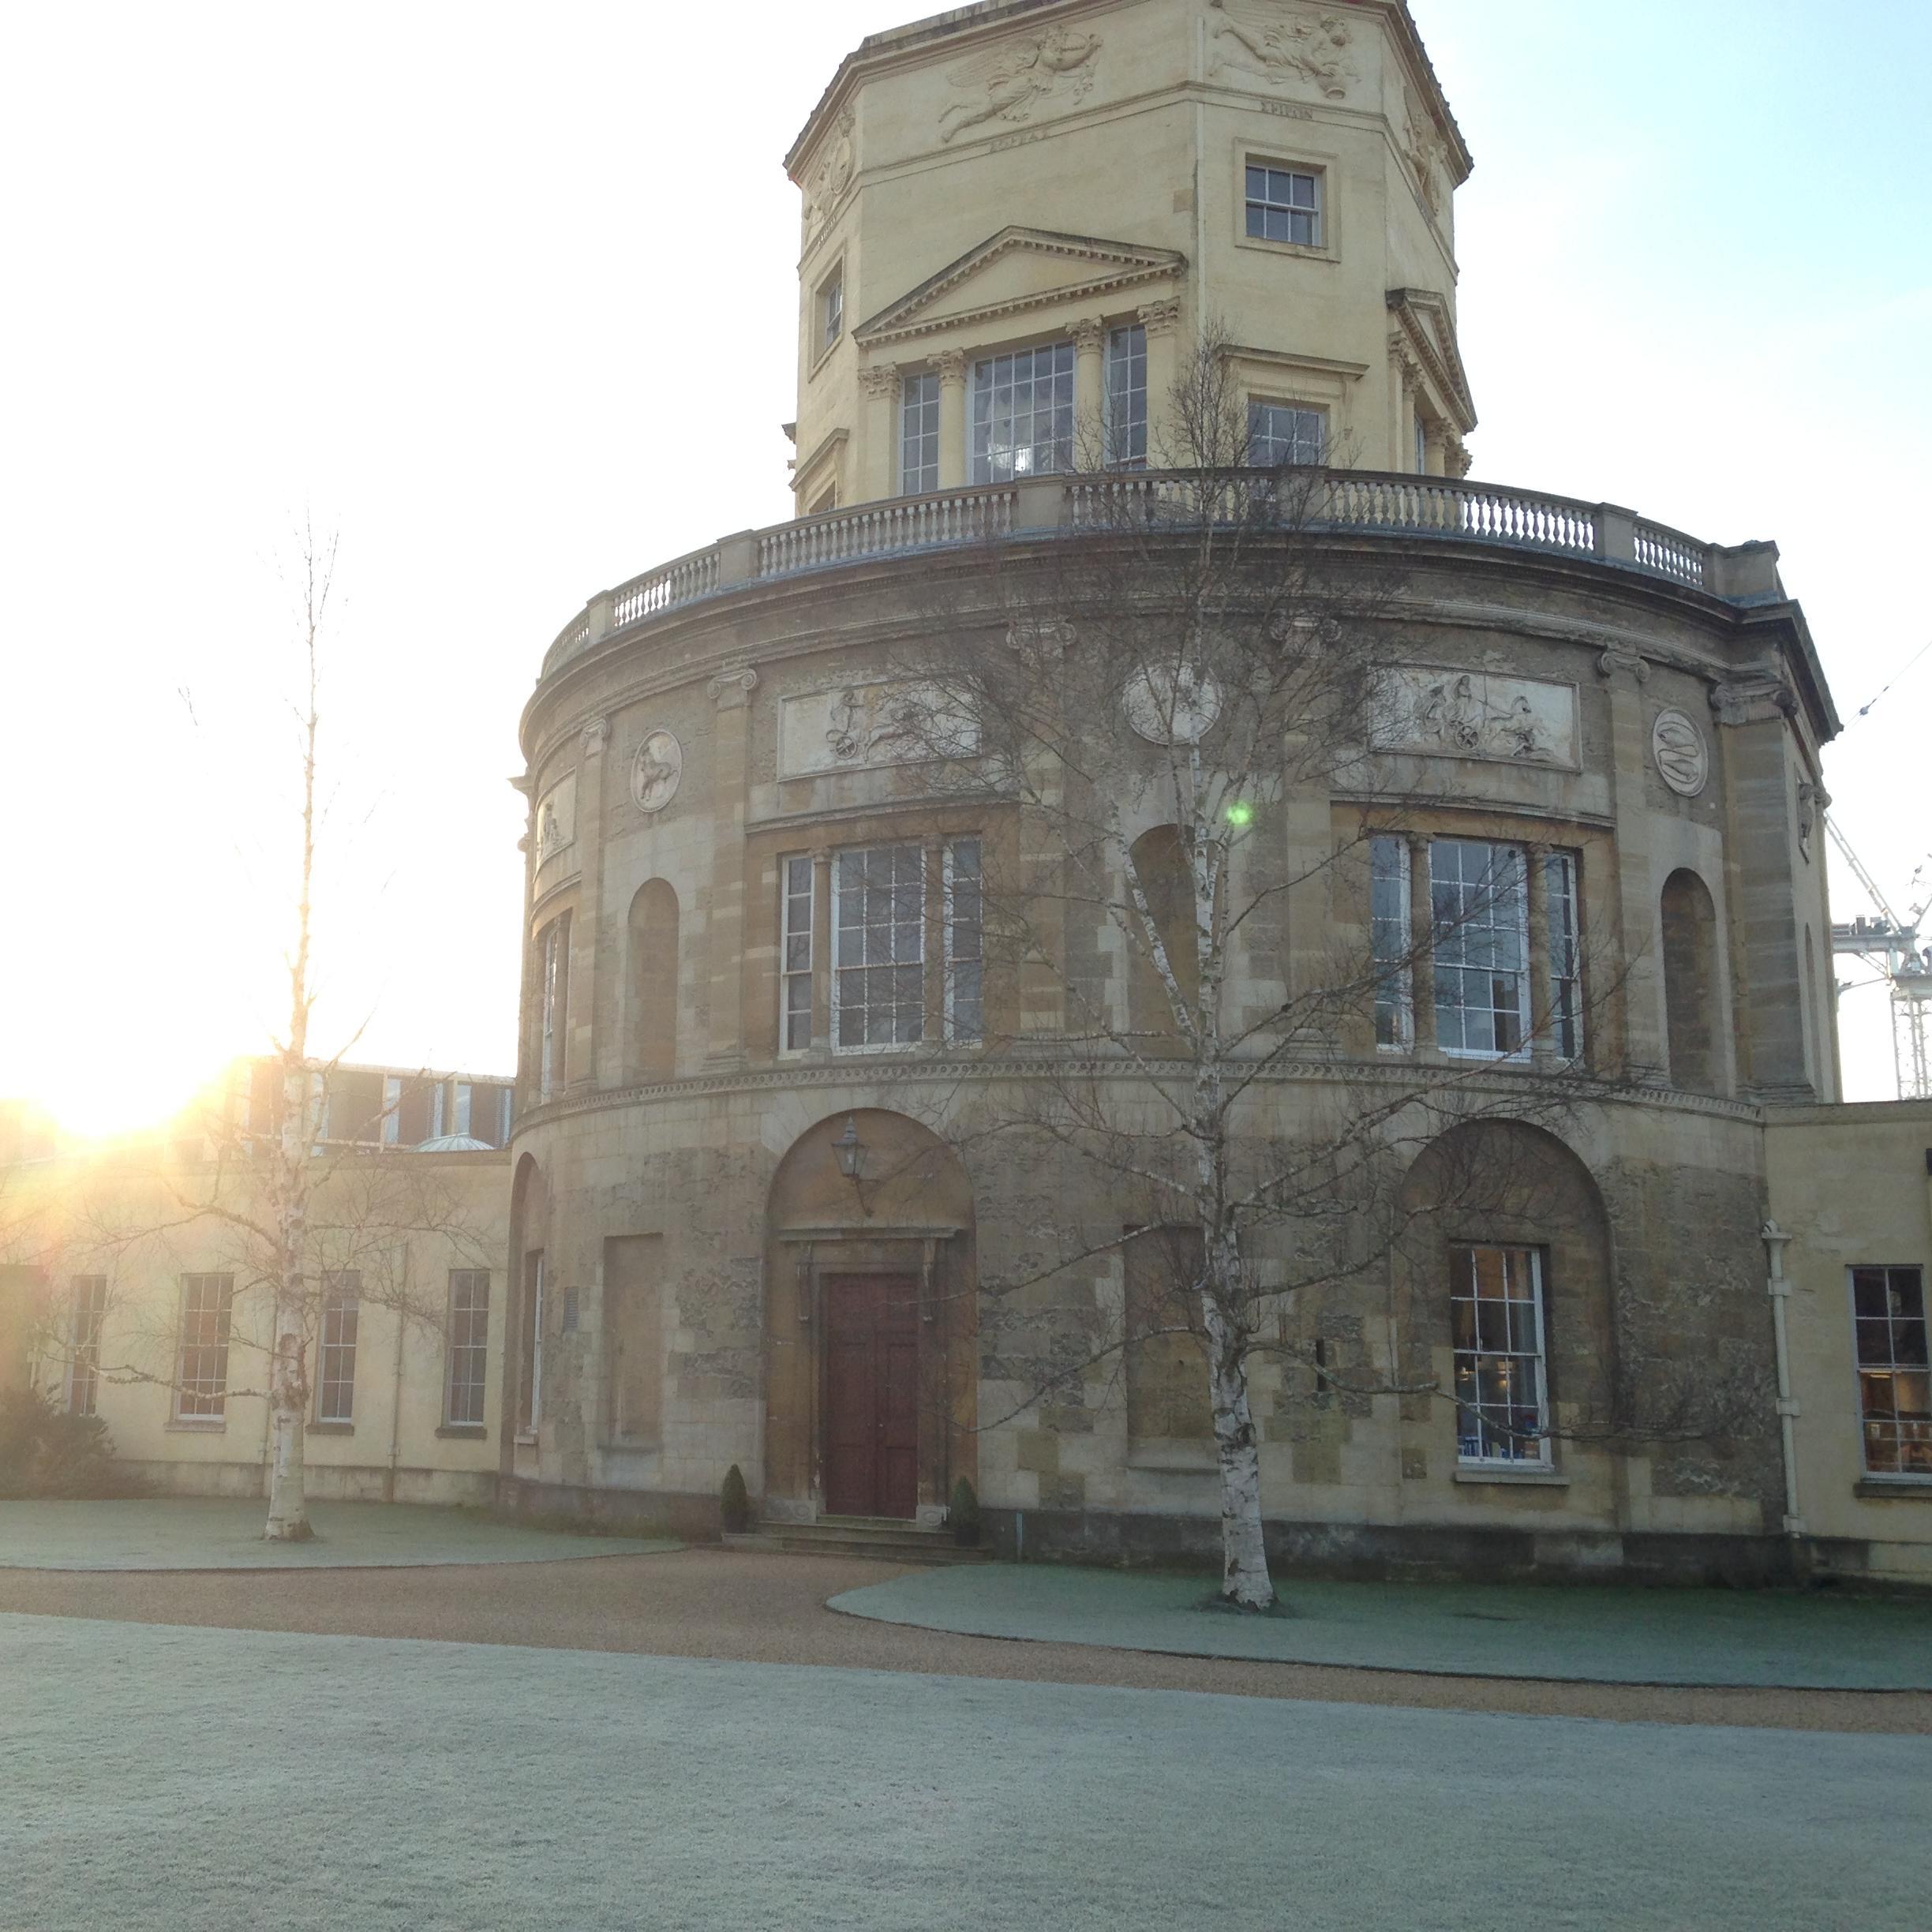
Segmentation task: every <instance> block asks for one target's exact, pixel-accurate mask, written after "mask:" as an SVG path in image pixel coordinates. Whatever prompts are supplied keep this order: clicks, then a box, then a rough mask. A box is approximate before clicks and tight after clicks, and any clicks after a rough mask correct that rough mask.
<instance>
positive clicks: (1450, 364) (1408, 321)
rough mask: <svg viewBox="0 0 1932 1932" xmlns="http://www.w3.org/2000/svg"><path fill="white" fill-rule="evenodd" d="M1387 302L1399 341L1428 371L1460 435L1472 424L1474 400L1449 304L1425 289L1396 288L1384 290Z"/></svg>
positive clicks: (1471, 427) (1469, 428)
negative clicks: (1455, 420)
mask: <svg viewBox="0 0 1932 1932" xmlns="http://www.w3.org/2000/svg"><path fill="white" fill-rule="evenodd" d="M1388 305H1389V309H1390V310H1391V313H1393V314H1394V316H1395V320H1396V322H1397V324H1398V325H1399V327H1400V328H1401V331H1402V338H1403V340H1404V341H1405V343H1406V344H1407V346H1409V347H1410V349H1411V350H1413V352H1414V353H1415V354H1416V357H1417V359H1418V360H1419V361H1421V364H1422V365H1423V367H1424V368H1425V369H1426V370H1427V371H1428V375H1429V376H1430V378H1431V379H1432V381H1433V382H1434V384H1435V385H1436V388H1437V390H1438V391H1440V394H1441V396H1442V399H1443V401H1444V402H1446V403H1447V404H1448V405H1449V406H1450V408H1451V410H1454V411H1455V414H1456V417H1457V423H1456V427H1457V428H1458V429H1459V430H1461V432H1462V434H1463V435H1465V436H1467V435H1468V434H1469V432H1470V431H1471V430H1472V429H1474V428H1475V427H1476V401H1475V398H1474V397H1473V395H1470V384H1469V373H1468V371H1467V370H1466V369H1464V368H1463V366H1462V352H1461V351H1460V350H1458V348H1457V347H1456V339H1455V329H1454V328H1453V327H1452V326H1451V324H1450V320H1449V305H1448V304H1447V302H1445V301H1443V298H1441V297H1440V295H1437V294H1432V293H1431V292H1430V291H1429V290H1427V289H1411V288H1398V289H1391V290H1389V292H1388Z"/></svg>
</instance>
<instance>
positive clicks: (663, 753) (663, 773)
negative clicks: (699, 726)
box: [631, 728, 684, 812]
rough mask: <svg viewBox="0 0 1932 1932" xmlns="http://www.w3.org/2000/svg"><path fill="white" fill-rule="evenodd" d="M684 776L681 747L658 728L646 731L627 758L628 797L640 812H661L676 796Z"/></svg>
mask: <svg viewBox="0 0 1932 1932" xmlns="http://www.w3.org/2000/svg"><path fill="white" fill-rule="evenodd" d="M683 776H684V747H683V746H682V745H681V744H680V743H678V741H677V739H676V737H675V736H672V733H671V732H668V731H665V730H664V729H662V728H659V729H658V730H657V731H653V732H646V734H645V736H644V742H643V743H642V744H640V745H639V746H638V748H637V755H636V757H635V758H632V759H631V799H632V801H633V803H635V805H636V807H637V808H638V811H642V812H661V811H663V810H664V808H665V807H666V806H667V805H668V804H669V803H671V801H672V799H674V798H676V796H677V788H678V781H679V780H680V779H681V778H682V777H683Z"/></svg>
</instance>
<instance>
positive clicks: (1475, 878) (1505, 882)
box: [1429, 839, 1529, 1054]
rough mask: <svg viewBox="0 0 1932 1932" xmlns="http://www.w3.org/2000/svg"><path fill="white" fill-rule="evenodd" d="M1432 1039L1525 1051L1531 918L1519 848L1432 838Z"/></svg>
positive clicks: (1477, 1048) (1450, 1047)
mask: <svg viewBox="0 0 1932 1932" xmlns="http://www.w3.org/2000/svg"><path fill="white" fill-rule="evenodd" d="M1429 917H1430V923H1431V927H1432V943H1433V948H1434V953H1435V990H1436V1045H1437V1046H1439V1047H1442V1048H1443V1049H1444V1050H1446V1051H1447V1052H1450V1053H1467V1054H1515V1053H1520V1052H1522V1049H1523V1045H1524V1042H1525V1040H1526V1038H1527V1037H1528V1033H1529V895H1528V893H1526V890H1525V889H1524V874H1523V855H1522V850H1521V848H1519V847H1517V846H1515V845H1492V844H1489V843H1488V842H1487V841H1484V840H1480V839H1436V840H1434V841H1432V842H1431V844H1430V845H1429Z"/></svg>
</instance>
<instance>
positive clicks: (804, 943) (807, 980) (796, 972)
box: [778, 858, 812, 1053]
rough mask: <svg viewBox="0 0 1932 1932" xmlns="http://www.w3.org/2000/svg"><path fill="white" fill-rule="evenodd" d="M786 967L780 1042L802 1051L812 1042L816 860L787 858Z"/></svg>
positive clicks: (785, 1046)
mask: <svg viewBox="0 0 1932 1932" xmlns="http://www.w3.org/2000/svg"><path fill="white" fill-rule="evenodd" d="M780 978H781V982H782V989H783V990H782V998H783V1000H784V1005H783V1006H782V1008H781V1010H780V1013H779V1016H778V1025H779V1033H780V1039H779V1044H780V1045H781V1047H782V1048H783V1049H784V1051H785V1052H787V1053H799V1052H802V1051H803V1050H804V1049H805V1048H806V1047H809V1046H810V1045H811V1029H812V862H811V859H808V858H796V859H786V860H785V861H784V971H783V972H782V973H781V975H780Z"/></svg>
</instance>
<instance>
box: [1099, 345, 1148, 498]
mask: <svg viewBox="0 0 1932 1932" xmlns="http://www.w3.org/2000/svg"><path fill="white" fill-rule="evenodd" d="M1104 383H1105V394H1106V463H1107V467H1108V468H1109V469H1110V470H1144V469H1145V468H1146V467H1147V462H1148V355H1147V329H1146V327H1145V325H1144V324H1141V323H1139V322H1132V323H1124V324H1121V327H1120V328H1114V329H1109V330H1108V331H1107V339H1106V373H1105V377H1104ZM1123 442H1124V443H1125V447H1122V444H1123Z"/></svg>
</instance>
